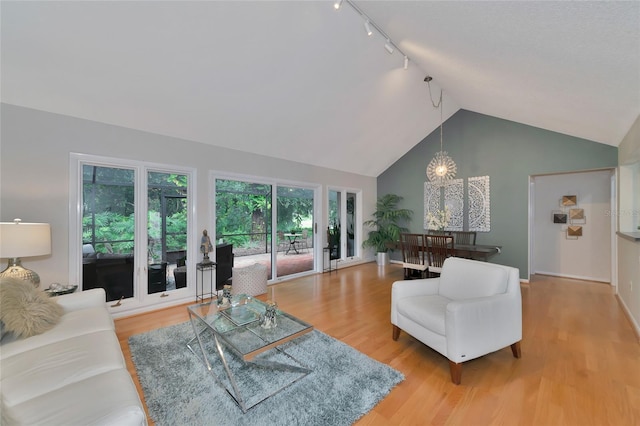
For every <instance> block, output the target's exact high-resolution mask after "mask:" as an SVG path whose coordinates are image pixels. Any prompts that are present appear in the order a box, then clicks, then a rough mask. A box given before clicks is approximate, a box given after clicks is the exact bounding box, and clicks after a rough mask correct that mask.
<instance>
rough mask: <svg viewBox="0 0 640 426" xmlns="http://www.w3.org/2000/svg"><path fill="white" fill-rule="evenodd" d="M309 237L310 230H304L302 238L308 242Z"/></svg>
mask: <svg viewBox="0 0 640 426" xmlns="http://www.w3.org/2000/svg"><path fill="white" fill-rule="evenodd" d="M308 236H309V230H308V229H303V230H302V238H303V239H305V240H306V239H307V237H308Z"/></svg>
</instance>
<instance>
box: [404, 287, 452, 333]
mask: <svg viewBox="0 0 640 426" xmlns="http://www.w3.org/2000/svg"><path fill="white" fill-rule="evenodd" d="M449 302H451V300H450V299H447V298H446V297H442V296H439V295H437V294H434V295H429V296H419V297H413V298H410V299H407V300H406V301H405V302H404V303H402V304H401V305H400V306H398V312H399V313H400V315H403V316H406V317H409V318H412V319H413V320H414V321H415V322H417V323H418V324H419V325H421V326H422V327H424V328H427V329H429V330H431V331H433V332H435V333H438V334H440V335H442V336H444V335H445V317H446V312H447V305H448V304H449Z"/></svg>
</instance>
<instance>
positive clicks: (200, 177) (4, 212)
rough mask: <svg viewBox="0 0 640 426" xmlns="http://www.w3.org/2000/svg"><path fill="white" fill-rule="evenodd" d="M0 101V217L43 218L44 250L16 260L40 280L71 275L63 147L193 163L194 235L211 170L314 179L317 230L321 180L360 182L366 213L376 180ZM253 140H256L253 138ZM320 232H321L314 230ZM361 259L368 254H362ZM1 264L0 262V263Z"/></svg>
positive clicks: (205, 207) (202, 223) (206, 206)
mask: <svg viewBox="0 0 640 426" xmlns="http://www.w3.org/2000/svg"><path fill="white" fill-rule="evenodd" d="M0 105H1V110H0V112H1V116H0V119H1V122H2V128H1V133H0V135H1V139H0V140H1V142H0V143H1V145H0V219H1V220H2V221H3V222H7V221H11V220H13V219H14V218H16V217H19V218H21V219H22V220H23V221H25V222H47V223H50V224H51V233H52V254H51V255H50V256H42V257H39V258H28V259H24V260H23V264H24V266H25V267H26V268H29V269H33V270H34V271H36V272H37V273H38V274H39V275H40V278H41V285H43V286H45V287H47V286H48V285H49V284H50V283H52V282H61V283H66V282H72V283H73V282H77V277H73V276H70V273H69V208H70V206H69V159H70V153H71V152H77V153H82V154H92V155H102V156H107V157H114V158H126V159H133V160H141V161H147V162H152V163H160V164H168V165H177V166H186V167H193V168H195V169H196V176H197V177H196V182H195V183H196V184H197V193H196V203H197V212H196V215H197V219H196V222H197V224H196V227H195V229H197V230H198V232H197V234H198V235H200V232H201V230H202V229H211V228H212V224H211V223H210V220H211V218H212V217H213V215H211V214H210V207H211V196H210V194H209V191H210V188H211V186H210V184H209V173H210V171H211V170H214V171H219V172H231V173H237V174H246V175H250V176H260V177H266V178H270V179H275V180H286V181H298V182H305V183H311V184H319V185H321V186H322V193H323V198H324V199H323V208H322V212H323V213H322V218H320V219H321V220H319V222H320V223H319V229H325V227H326V225H324V223H326V217H327V201H326V196H325V194H326V192H327V186H332V185H333V186H344V187H348V188H359V189H362V194H363V203H362V204H363V215H364V216H365V217H367V216H369V215H371V212H372V211H373V209H374V208H375V201H376V180H375V178H372V177H367V176H362V175H356V174H353V173H345V172H340V171H336V170H332V169H326V168H322V167H313V166H309V165H305V164H301V163H295V162H291V161H285V160H280V159H276V158H272V157H265V156H261V155H253V154H248V153H245V152H240V151H236V150H232V149H226V148H220V147H215V146H211V145H206V144H201V143H196V142H192V141H187V140H183V139H177V138H172V137H168V136H162V135H157V134H153V133H148V132H142V131H138V130H133V129H127V128H124V127H118V126H113V125H109V124H105V123H98V122H95V121H89V120H83V119H79V118H74V117H69V116H64V115H59V114H52V113H48V112H43V111H38V110H33V109H28V108H22V107H18V106H13V105H8V104H0ZM256 143H260V141H256ZM321 235H322V234H321ZM368 256H369V257H368V258H367V260H372V259H373V254H372V253H368ZM1 269H3V268H0V270H1Z"/></svg>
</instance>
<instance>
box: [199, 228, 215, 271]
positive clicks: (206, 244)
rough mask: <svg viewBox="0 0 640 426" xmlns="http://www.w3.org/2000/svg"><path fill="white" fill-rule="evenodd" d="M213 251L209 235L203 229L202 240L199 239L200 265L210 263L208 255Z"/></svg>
mask: <svg viewBox="0 0 640 426" xmlns="http://www.w3.org/2000/svg"><path fill="white" fill-rule="evenodd" d="M212 251H213V244H211V238H209V233H208V232H207V230H206V229H205V230H204V231H202V238H200V252H201V253H202V263H203V264H206V263H211V259H209V253H211V252H212Z"/></svg>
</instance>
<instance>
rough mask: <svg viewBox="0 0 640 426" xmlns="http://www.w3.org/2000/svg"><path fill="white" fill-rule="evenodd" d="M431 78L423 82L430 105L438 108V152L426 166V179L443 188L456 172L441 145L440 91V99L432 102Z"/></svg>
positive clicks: (451, 160) (454, 166) (453, 164)
mask: <svg viewBox="0 0 640 426" xmlns="http://www.w3.org/2000/svg"><path fill="white" fill-rule="evenodd" d="M431 80H432V78H431V77H430V76H427V77H425V79H424V81H426V82H427V85H428V86H429V98H430V99H431V104H432V105H433V107H434V108H440V151H439V152H437V153H436V155H435V156H434V157H433V159H432V160H431V161H430V162H429V165H428V166H427V178H428V179H429V180H430V181H431V182H432V183H434V184H435V185H437V186H445V185H447V183H449V181H451V180H452V179H453V178H454V177H455V176H456V172H457V169H458V168H457V166H456V163H455V162H454V161H453V159H452V158H451V157H449V155H448V154H447V151H444V150H443V143H442V90H440V99H439V101H438V103H437V104H436V103H434V102H433V97H432V96H431V84H429V83H430V82H431Z"/></svg>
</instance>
